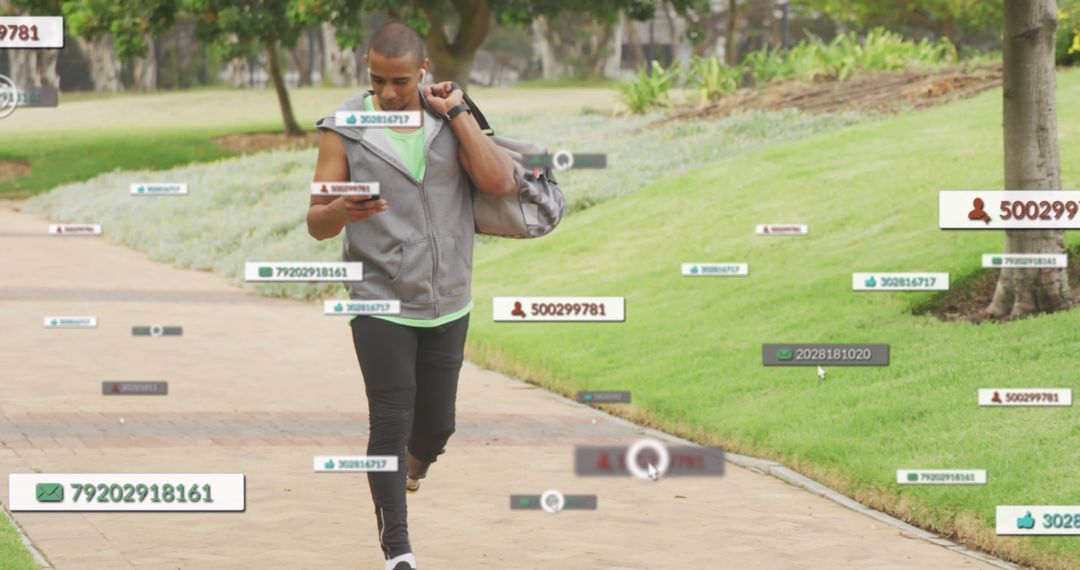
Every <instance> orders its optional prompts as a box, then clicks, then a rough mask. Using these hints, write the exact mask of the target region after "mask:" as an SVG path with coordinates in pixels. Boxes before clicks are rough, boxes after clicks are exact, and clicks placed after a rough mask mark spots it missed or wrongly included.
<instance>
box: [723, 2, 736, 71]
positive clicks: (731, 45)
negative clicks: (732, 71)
mask: <svg viewBox="0 0 1080 570" xmlns="http://www.w3.org/2000/svg"><path fill="white" fill-rule="evenodd" d="M738 21H739V4H738V2H737V1H736V0H728V21H727V37H726V38H725V39H724V40H725V41H724V61H725V62H726V63H727V64H728V65H735V64H736V63H739V56H738V54H737V53H735V30H736V29H737V27H738Z"/></svg>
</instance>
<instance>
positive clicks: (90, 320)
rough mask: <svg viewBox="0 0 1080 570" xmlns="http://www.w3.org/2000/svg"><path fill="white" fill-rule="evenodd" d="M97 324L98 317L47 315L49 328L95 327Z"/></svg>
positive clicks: (47, 326) (46, 325)
mask: <svg viewBox="0 0 1080 570" xmlns="http://www.w3.org/2000/svg"><path fill="white" fill-rule="evenodd" d="M97 325H98V322H97V317H45V328H47V329H93V328H97Z"/></svg>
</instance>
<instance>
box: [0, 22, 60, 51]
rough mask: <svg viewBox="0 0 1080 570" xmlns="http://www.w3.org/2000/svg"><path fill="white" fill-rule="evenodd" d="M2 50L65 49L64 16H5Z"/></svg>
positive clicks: (0, 44)
mask: <svg viewBox="0 0 1080 570" xmlns="http://www.w3.org/2000/svg"><path fill="white" fill-rule="evenodd" d="M0 27H2V28H4V39H2V40H0V49H2V48H62V47H64V17H63V16H3V17H0Z"/></svg>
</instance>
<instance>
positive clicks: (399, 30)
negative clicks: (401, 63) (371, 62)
mask: <svg viewBox="0 0 1080 570" xmlns="http://www.w3.org/2000/svg"><path fill="white" fill-rule="evenodd" d="M368 51H369V52H371V51H373V52H375V53H378V54H380V55H382V56H385V57H389V58H397V57H404V56H410V57H412V58H413V61H415V62H416V64H417V65H420V64H422V63H424V57H426V55H425V53H424V39H423V38H421V37H420V34H419V33H418V32H417V31H416V30H414V29H413V28H412V27H410V26H409V25H408V24H404V23H402V22H398V21H392V22H387V23H385V24H383V25H382V27H380V28H379V31H377V32H375V35H374V36H372V38H371V42H370V43H369V44H368Z"/></svg>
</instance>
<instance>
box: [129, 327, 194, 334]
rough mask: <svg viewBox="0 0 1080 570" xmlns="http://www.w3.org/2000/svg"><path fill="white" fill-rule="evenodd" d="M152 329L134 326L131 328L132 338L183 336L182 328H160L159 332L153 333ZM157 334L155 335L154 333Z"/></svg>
mask: <svg viewBox="0 0 1080 570" xmlns="http://www.w3.org/2000/svg"><path fill="white" fill-rule="evenodd" d="M153 329H154V327H152V326H151V327H143V326H134V327H131V335H132V336H183V334H184V327H161V331H160V332H158V331H154V330H153ZM155 332H158V334H157V335H155V334H154V333H155Z"/></svg>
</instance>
